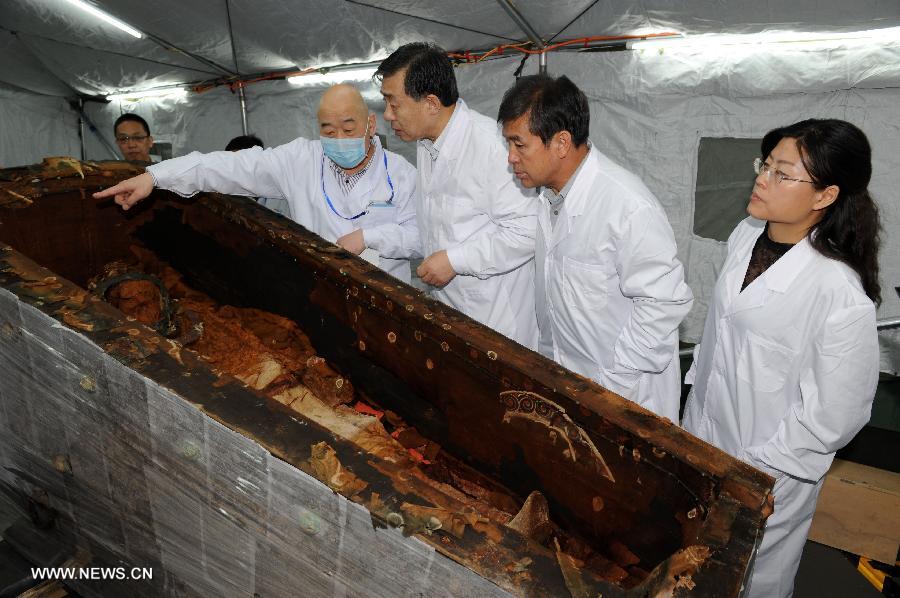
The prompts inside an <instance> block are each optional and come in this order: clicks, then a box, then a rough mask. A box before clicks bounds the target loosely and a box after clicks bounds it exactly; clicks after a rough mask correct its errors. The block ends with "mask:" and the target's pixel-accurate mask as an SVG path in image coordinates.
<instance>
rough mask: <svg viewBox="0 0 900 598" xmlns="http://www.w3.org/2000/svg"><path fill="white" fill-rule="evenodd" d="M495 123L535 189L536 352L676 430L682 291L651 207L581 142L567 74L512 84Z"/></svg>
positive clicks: (581, 116) (632, 180) (581, 102)
mask: <svg viewBox="0 0 900 598" xmlns="http://www.w3.org/2000/svg"><path fill="white" fill-rule="evenodd" d="M497 120H498V121H499V122H500V123H501V124H502V125H503V136H504V137H505V138H506V140H507V144H508V158H507V159H508V161H509V163H510V165H512V167H513V172H514V173H515V175H516V178H518V179H519V181H521V182H522V185H523V186H525V187H527V188H536V187H541V188H542V192H541V195H540V199H539V202H540V209H539V210H538V218H537V221H538V224H537V239H536V242H535V272H536V276H535V292H536V296H535V306H536V310H537V319H538V327H539V330H540V342H539V345H538V346H539V350H540V352H541V353H542V354H543V355H545V356H546V357H549V358H550V359H553V360H554V361H556V362H558V363H560V364H562V365H564V366H565V367H567V368H569V369H571V370H573V371H575V372H577V373H579V374H581V375H582V376H585V377H589V378H592V379H593V380H596V381H597V382H598V383H599V384H600V385H602V386H603V387H605V388H608V389H609V390H612V391H613V392H615V393H617V394H619V395H621V396H623V397H625V398H626V399H629V400H631V401H634V402H635V403H638V404H639V405H641V406H643V407H645V408H646V409H649V410H651V411H653V412H654V413H656V414H658V415H661V416H663V417H668V418H669V419H670V420H672V421H673V422H677V421H678V407H679V396H680V394H681V376H680V367H679V362H678V325H679V324H680V323H681V320H682V319H683V318H684V316H686V315H687V313H688V311H690V309H691V304H692V303H693V295H692V294H691V290H690V289H689V288H688V286H687V284H685V282H684V269H683V268H682V266H681V262H679V261H678V257H677V249H676V246H675V235H674V234H673V233H672V228H671V227H670V226H669V222H668V220H667V219H666V214H665V212H664V211H663V208H662V206H661V205H660V204H659V201H657V199H656V198H655V197H654V196H653V194H652V193H651V192H650V190H649V189H648V188H647V187H646V186H645V185H644V184H643V183H642V182H641V181H640V180H639V179H638V177H636V176H635V175H634V174H632V173H630V172H628V171H627V170H625V169H624V168H622V167H621V166H619V165H618V164H616V163H615V162H613V161H612V160H611V159H610V158H608V157H606V156H605V155H604V154H602V153H601V152H600V151H599V150H598V149H597V148H596V147H594V146H593V145H592V144H591V142H590V140H589V139H588V132H589V126H590V110H589V108H588V101H587V97H586V96H585V94H584V92H583V91H581V90H580V89H578V87H577V86H576V85H575V84H574V83H573V82H572V81H570V80H569V78H568V77H566V76H561V77H558V78H555V79H554V78H551V77H548V76H546V75H531V76H528V77H522V78H520V79H519V80H518V81H517V82H516V83H515V84H514V85H513V86H512V87H511V88H510V89H509V90H507V92H506V93H505V94H504V96H503V101H502V102H501V104H500V110H499V114H498V119H497Z"/></svg>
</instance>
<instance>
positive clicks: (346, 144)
mask: <svg viewBox="0 0 900 598" xmlns="http://www.w3.org/2000/svg"><path fill="white" fill-rule="evenodd" d="M368 135H369V119H368V118H367V119H366V131H365V133H363V136H362V137H344V138H342V139H334V138H331V137H322V138H321V139H320V141H321V142H322V150H323V151H324V152H325V155H326V156H328V157H329V158H330V159H331V160H332V161H333V162H334V163H335V164H337V165H338V166H340V167H341V168H353V167H355V166H359V165H360V164H361V163H362V161H363V160H365V159H366V153H367V152H366V137H368Z"/></svg>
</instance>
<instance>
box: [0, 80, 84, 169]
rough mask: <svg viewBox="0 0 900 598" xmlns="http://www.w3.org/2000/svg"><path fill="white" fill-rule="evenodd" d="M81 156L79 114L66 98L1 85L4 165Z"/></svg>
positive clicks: (0, 158) (0, 132)
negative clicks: (48, 158) (45, 158)
mask: <svg viewBox="0 0 900 598" xmlns="http://www.w3.org/2000/svg"><path fill="white" fill-rule="evenodd" d="M80 155H81V144H80V143H79V140H78V114H77V113H76V112H75V111H73V110H72V109H71V108H70V107H69V104H68V102H66V100H65V99H63V98H59V97H53V96H43V95H37V94H34V93H30V92H26V91H21V90H16V89H11V88H9V87H6V86H3V85H0V166H2V167H4V168H7V167H10V166H21V165H22V164H33V163H35V162H40V161H41V160H42V159H43V158H44V157H45V156H76V157H78V156H80Z"/></svg>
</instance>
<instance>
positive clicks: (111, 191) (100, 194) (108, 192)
mask: <svg viewBox="0 0 900 598" xmlns="http://www.w3.org/2000/svg"><path fill="white" fill-rule="evenodd" d="M124 191H127V189H125V186H124V183H119V184H117V185H113V186H112V187H109V188H107V189H103V190H102V191H97V192H96V193H94V199H103V198H104V197H111V196H113V195H117V194H119V193H122V192H124Z"/></svg>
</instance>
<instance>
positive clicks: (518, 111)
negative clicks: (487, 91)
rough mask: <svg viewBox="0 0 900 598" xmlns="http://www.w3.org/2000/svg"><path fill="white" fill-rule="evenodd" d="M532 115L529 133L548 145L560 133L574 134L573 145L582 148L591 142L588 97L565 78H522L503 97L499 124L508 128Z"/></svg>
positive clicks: (533, 76)
mask: <svg viewBox="0 0 900 598" xmlns="http://www.w3.org/2000/svg"><path fill="white" fill-rule="evenodd" d="M525 113H529V114H530V116H529V118H528V130H529V131H530V132H531V134H532V135H537V136H538V137H540V138H541V141H543V142H544V145H548V144H549V143H550V140H551V139H553V136H554V135H556V134H557V133H559V132H560V131H568V132H569V133H571V134H572V143H573V144H575V147H581V145H582V144H583V143H585V142H586V141H587V139H588V134H589V132H590V131H589V129H590V124H591V114H590V109H589V108H588V101H587V96H585V95H584V92H583V91H581V90H580V89H578V86H577V85H575V84H574V83H572V81H571V80H570V79H569V78H568V77H566V76H565V75H562V76H560V77H557V78H555V79H554V78H553V77H549V76H547V75H529V76H527V77H520V78H519V80H518V81H516V82H515V84H514V85H513V86H512V87H510V88H509V89H507V90H506V93H504V94H503V101H501V102H500V110H499V112H498V113H497V121H498V122H499V123H500V124H506V123H508V122H510V121H514V120H516V119H517V118H519V117H520V116H522V115H523V114H525Z"/></svg>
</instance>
